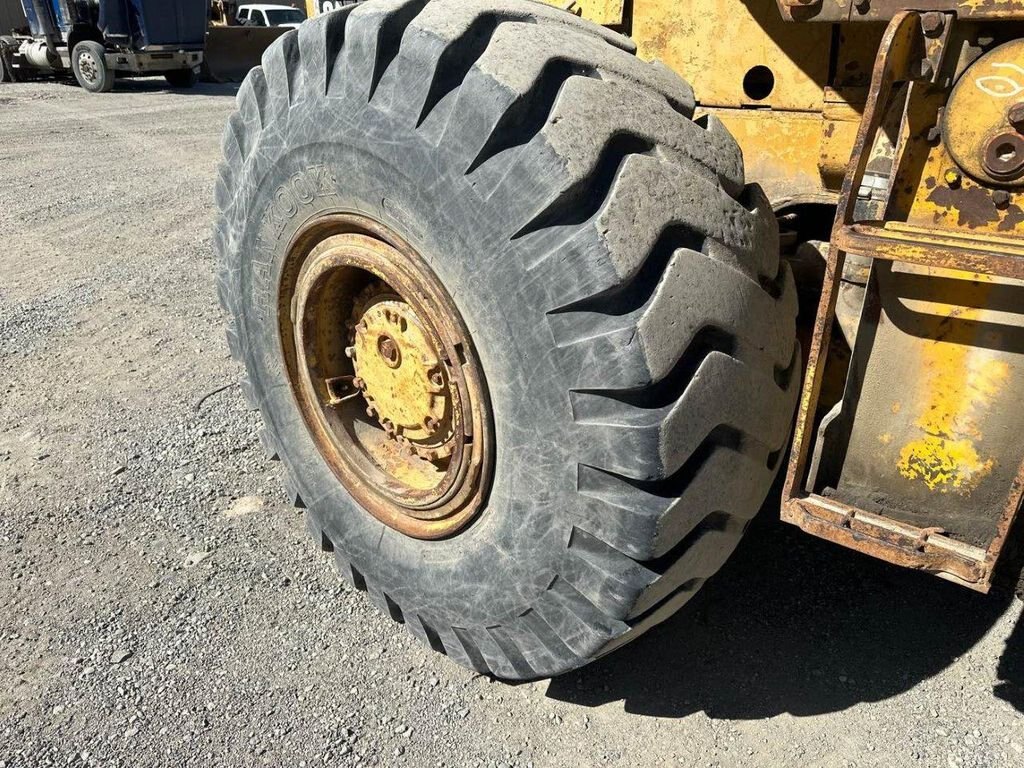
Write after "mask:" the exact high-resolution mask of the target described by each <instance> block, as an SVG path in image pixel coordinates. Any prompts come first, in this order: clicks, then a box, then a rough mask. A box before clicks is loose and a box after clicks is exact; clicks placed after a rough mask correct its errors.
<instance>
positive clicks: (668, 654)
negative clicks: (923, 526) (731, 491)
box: [547, 501, 1024, 720]
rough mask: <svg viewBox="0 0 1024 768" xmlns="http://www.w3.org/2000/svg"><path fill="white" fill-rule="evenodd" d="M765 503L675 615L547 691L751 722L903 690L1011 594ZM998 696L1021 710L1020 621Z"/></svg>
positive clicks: (945, 661)
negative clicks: (897, 560)
mask: <svg viewBox="0 0 1024 768" xmlns="http://www.w3.org/2000/svg"><path fill="white" fill-rule="evenodd" d="M774 509H777V501H776V502H775V506H774V507H773V502H772V501H769V503H768V504H767V505H766V507H765V510H764V511H763V512H762V514H761V515H759V517H758V519H757V520H756V521H755V522H754V524H753V525H752V526H751V529H750V531H749V532H748V534H747V536H746V537H745V539H744V541H743V542H742V544H741V545H740V547H739V549H738V550H737V552H736V554H735V555H734V556H733V558H732V559H731V560H730V562H729V563H728V564H727V565H726V567H725V568H724V569H723V570H722V571H721V572H720V573H719V574H718V575H717V576H716V577H715V578H714V579H712V580H711V581H710V582H709V583H708V584H707V586H705V588H704V589H703V590H701V592H699V593H698V594H697V596H696V597H695V598H694V599H693V600H692V601H691V602H690V604H689V605H688V606H687V607H686V608H685V609H684V610H683V611H682V612H681V613H680V614H677V615H676V616H675V617H673V618H672V619H670V620H669V621H667V622H666V623H664V624H662V625H661V626H660V627H657V628H655V629H654V630H652V631H651V632H649V633H648V634H647V635H646V636H644V637H642V638H640V639H639V640H637V641H636V642H635V643H632V644H631V645H629V646H627V647H626V648H625V649H623V650H621V651H619V652H617V653H613V654H611V655H610V656H608V657H606V658H604V659H602V660H600V661H598V662H596V663H594V664H591V665H590V666H588V667H585V668H584V669H582V670H580V671H578V672H575V673H573V674H569V675H565V676H563V677H561V678H558V679H556V680H553V681H552V682H551V684H550V685H549V687H548V691H547V694H548V696H550V697H552V698H555V699H559V700H563V701H570V702H573V703H576V704H582V705H584V706H598V705H600V704H604V703H606V702H609V701H618V700H623V701H624V702H625V708H626V711H627V712H631V713H637V714H644V715H655V716H659V717H682V716H685V715H688V714H690V713H693V712H696V711H700V710H704V711H706V712H707V714H708V715H709V716H711V717H715V718H728V719H740V720H743V719H756V718H763V717H767V716H771V715H775V714H779V713H782V712H788V713H791V714H794V715H798V716H806V715H816V714H822V713H826V712H835V711H840V710H843V709H846V708H848V707H850V706H853V705H854V704H858V703H860V702H872V701H879V700H882V699H886V698H889V697H891V696H894V695H896V694H899V693H901V692H904V691H906V690H908V689H910V688H912V687H913V686H914V685H916V684H917V683H919V682H920V681H922V680H924V679H927V678H928V677H931V676H933V675H935V674H936V673H938V672H940V671H941V670H942V669H944V668H945V667H946V666H948V665H949V664H951V663H952V662H953V661H954V660H955V659H956V658H957V657H958V656H960V655H962V654H963V653H964V652H966V651H967V650H968V649H970V648H971V647H972V646H973V645H974V644H975V643H976V642H977V641H978V640H979V639H980V638H981V637H982V635H984V634H985V633H986V632H987V631H988V630H989V629H990V628H991V627H992V625H993V623H994V622H995V621H996V620H997V619H998V618H999V617H1000V616H1001V615H1002V614H1003V612H1004V611H1006V610H1007V608H1008V607H1009V605H1010V602H1011V600H1012V599H1013V598H1012V596H1010V595H1009V594H1001V595H995V594H994V595H988V596H985V595H980V594H977V593H975V592H971V591H969V590H967V589H964V588H963V587H958V586H955V585H953V584H950V583H947V582H944V581H941V580H939V579H937V578H935V577H933V576H927V575H924V574H920V573H912V572H909V571H904V570H901V569H899V568H896V567H895V566H891V565H887V564H885V563H882V562H879V561H876V560H874V559H872V558H869V557H867V556H864V555H859V554H857V553H855V552H851V551H848V550H845V549H842V548H841V547H838V546H835V545H833V544H829V543H827V542H824V541H820V540H818V539H814V538H812V537H810V536H808V535H806V534H804V533H802V532H800V531H799V530H798V529H796V528H795V527H792V526H789V525H785V524H783V523H781V522H779V520H778V518H777V513H775V514H773V512H774ZM999 677H1000V680H1001V681H1002V682H1001V683H1000V684H999V687H998V688H997V691H996V693H997V695H999V696H1000V697H1001V698H1003V699H1005V700H1006V701H1008V702H1010V703H1011V704H1013V706H1015V707H1016V708H1017V709H1018V710H1021V711H1024V701H1022V698H1024V696H1022V686H1024V620H1022V621H1021V622H1019V623H1018V625H1017V627H1016V629H1015V630H1014V632H1013V636H1012V637H1011V639H1010V642H1009V644H1008V646H1007V648H1006V650H1005V652H1004V655H1003V658H1002V661H1001V663H1000V667H999Z"/></svg>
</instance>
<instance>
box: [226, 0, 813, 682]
mask: <svg viewBox="0 0 1024 768" xmlns="http://www.w3.org/2000/svg"><path fill="white" fill-rule="evenodd" d="M633 50H634V49H633V46H632V44H631V43H630V42H629V41H628V40H626V39H625V38H622V37H620V36H618V35H615V34H613V33H610V32H608V31H606V30H603V29H601V28H600V27H597V26H594V25H591V24H589V23H585V22H583V21H581V20H579V19H577V18H576V17H575V16H573V15H571V14H568V13H565V12H562V11H559V10H557V9H554V8H549V7H547V6H544V5H541V4H537V3H532V2H525V1H524V2H517V1H516V0H508V1H507V2H484V1H482V0H481V1H475V0H434V1H433V2H425V1H424V0H373V1H371V2H367V3H364V4H361V5H358V6H355V7H354V8H343V9H342V10H340V11H338V12H334V13H329V14H325V15H323V16H321V17H318V18H316V19H314V20H311V21H308V22H306V23H304V24H303V25H302V26H301V27H300V28H299V29H298V30H297V31H296V32H290V33H288V34H286V35H285V36H284V37H282V38H281V39H280V40H278V41H277V42H276V43H275V44H274V45H273V46H271V47H270V48H269V49H268V50H267V51H266V53H265V54H264V56H263V65H262V67H260V68H256V69H254V70H253V71H252V72H251V73H250V74H249V76H248V77H247V78H246V80H245V82H244V83H243V85H242V87H241V89H240V91H239V95H238V111H237V112H236V113H235V114H234V115H232V116H231V118H230V120H229V122H228V125H227V127H226V129H225V132H224V137H223V151H224V162H223V163H222V164H221V167H220V172H219V180H218V183H217V190H216V198H217V203H218V206H219V210H220V213H219V218H218V221H217V224H216V227H215V237H214V239H215V244H216V249H217V252H218V259H219V262H218V264H219V266H218V278H217V281H218V291H219V294H220V299H221V303H222V305H223V306H224V308H225V310H226V312H227V314H228V329H227V336H228V344H229V347H230V349H231V352H232V354H233V355H234V357H235V358H236V359H237V360H239V361H241V362H243V363H244V364H245V368H246V371H247V374H248V378H247V379H246V381H245V382H244V385H243V390H244V392H245V393H246V395H247V397H248V398H249V400H250V402H251V404H252V406H253V407H254V408H259V409H260V410H261V411H262V415H263V420H264V429H263V432H262V435H261V442H262V444H263V446H264V447H265V449H266V450H267V452H268V454H269V455H270V456H271V457H277V458H280V459H281V460H282V462H283V464H284V468H285V470H286V472H287V477H286V481H285V483H286V486H287V488H288V492H289V496H290V498H291V500H292V501H293V502H294V504H295V505H296V506H298V507H306V509H307V512H306V521H307V527H308V528H309V530H310V532H311V533H312V535H313V537H314V539H315V541H316V542H317V543H318V544H320V545H321V547H322V548H323V549H324V550H325V551H327V552H332V553H333V557H334V559H335V561H336V563H337V565H338V567H339V569H340V570H341V572H342V573H343V574H344V575H345V576H346V577H347V578H348V579H349V580H350V581H351V583H352V584H354V585H355V586H356V587H357V588H358V589H361V590H365V591H367V592H368V594H369V596H370V598H371V599H372V600H373V601H374V602H375V603H376V604H377V605H378V606H379V607H380V608H381V610H383V611H384V612H385V613H387V614H388V615H390V616H391V617H392V618H394V619H395V620H397V621H399V622H404V623H405V624H406V626H407V627H408V629H409V630H410V631H411V632H412V633H413V634H414V635H416V636H417V637H418V638H419V639H420V640H422V641H423V642H424V643H426V644H428V645H429V646H430V647H432V648H433V649H434V650H437V651H440V652H442V653H446V654H448V655H450V656H451V657H452V658H453V659H455V660H456V661H458V662H459V663H461V664H463V665H465V666H467V667H471V668H473V669H476V670H478V671H480V672H483V673H491V674H493V675H495V676H498V677H502V678H508V679H529V678H537V677H543V676H550V675H557V674H559V673H562V672H566V671H567V670H570V669H573V668H575V667H579V666H581V665H583V664H585V663H587V662H588V661H590V660H592V659H594V658H596V657H598V656H600V655H602V654H604V653H607V652H608V651H610V650H611V649H613V648H615V647H617V646H618V645H620V644H622V643H624V642H626V641H628V640H630V639H632V638H634V637H636V636H637V635H638V634H640V633H641V632H643V631H644V630H645V629H647V628H649V627H650V626H652V625H654V624H656V623H658V622H660V621H662V620H663V619H665V618H667V617H668V616H669V615H671V614H672V613H673V612H674V611H676V610H677V609H678V608H679V607H680V606H682V605H683V604H684V603H685V602H686V601H687V600H688V599H689V598H690V597H692V596H693V594H694V593H695V592H696V590H697V589H698V588H699V587H700V585H701V584H702V583H703V582H704V581H705V579H707V578H708V577H709V576H711V575H712V574H713V573H714V572H715V571H716V570H717V569H718V568H719V567H720V566H721V565H722V563H723V562H724V561H725V559H726V557H727V556H728V555H729V554H730V553H731V552H732V550H733V549H734V547H735V545H736V543H737V541H738V539H739V537H740V535H741V534H742V532H743V530H744V528H745V527H746V525H747V522H748V521H749V520H750V519H751V517H752V516H753V515H754V514H755V513H756V512H757V510H758V508H759V506H760V504H761V503H762V501H763V499H764V497H765V495H766V493H767V491H768V489H769V486H770V485H771V483H772V480H773V477H774V476H775V474H776V470H777V468H778V465H779V463H780V457H781V456H782V454H783V451H784V447H785V446H786V442H787V438H788V434H789V431H790V424H791V418H792V415H793V410H794V407H795V402H796V398H797V392H798V388H799V383H800V382H799V378H800V376H799V368H798V365H799V362H798V361H799V354H798V350H797V346H796V342H795V315H796V293H795V289H794V285H793V281H792V278H791V276H790V274H789V271H788V269H787V268H786V266H785V265H784V264H780V261H779V257H778V242H777V240H778V230H777V225H776V223H775V219H774V217H773V215H772V211H771V209H770V207H769V205H768V203H767V201H766V199H765V198H764V196H763V194H762V193H761V191H760V189H759V188H758V187H756V186H747V185H745V183H744V179H743V167H742V159H741V155H740V151H739V149H738V147H737V145H736V143H735V142H734V141H733V139H732V138H731V137H730V136H729V135H728V134H727V133H726V131H725V130H724V129H723V127H722V125H721V124H720V123H719V122H718V121H717V120H716V119H714V118H713V117H704V118H700V119H698V120H694V119H693V111H694V101H693V96H692V92H691V90H690V88H689V87H688V86H687V85H686V84H685V83H683V82H682V81H681V80H679V79H678V78H677V77H676V76H675V75H674V74H673V73H672V72H670V71H669V70H667V69H666V68H664V67H662V66H661V65H658V64H646V63H644V62H642V61H640V60H639V59H637V58H636V57H635V56H634V55H633Z"/></svg>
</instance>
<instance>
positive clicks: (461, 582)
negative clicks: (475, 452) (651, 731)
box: [229, 103, 582, 626]
mask: <svg viewBox="0 0 1024 768" xmlns="http://www.w3.org/2000/svg"><path fill="white" fill-rule="evenodd" d="M276 125H277V130H276V131H274V130H273V129H270V130H269V131H268V130H265V131H264V133H263V135H262V136H261V144H260V149H259V151H258V152H253V154H252V159H251V160H250V164H249V165H248V166H247V168H246V171H245V173H244V175H243V183H242V188H241V190H240V194H239V195H238V196H237V197H236V203H235V205H234V208H233V209H232V214H231V215H229V219H230V220H231V221H233V222H234V227H235V231H236V232H238V233H239V235H238V243H239V245H238V247H237V249H235V252H236V253H240V254H243V255H244V256H243V257H242V258H238V259H237V262H236V263H237V264H238V268H237V270H235V271H233V277H234V278H235V280H236V283H235V291H236V292H237V296H236V301H237V304H236V314H237V316H238V317H239V318H240V328H239V330H240V332H241V335H242V338H243V340H244V343H243V345H244V348H245V354H246V355H247V358H248V367H249V370H250V372H251V374H252V377H253V378H254V381H253V384H254V386H255V388H256V390H257V392H258V394H259V397H260V399H261V402H262V403H263V406H264V408H263V410H264V416H265V418H267V419H268V420H269V421H270V423H271V425H272V429H273V431H274V433H275V434H276V436H277V444H278V449H279V452H280V454H281V457H282V459H283V460H284V461H285V463H286V464H287V465H288V467H289V469H290V470H291V472H292V476H293V477H294V478H296V480H297V483H298V486H299V492H300V494H301V496H302V498H303V500H304V501H305V503H306V504H307V505H308V506H309V507H310V513H311V514H313V515H314V516H315V518H316V519H317V522H318V524H319V525H320V526H321V527H322V529H323V530H324V532H325V533H326V534H327V535H328V536H329V537H330V538H331V540H332V542H333V544H334V546H335V548H336V549H337V550H340V551H341V552H343V553H344V555H345V556H346V557H348V558H349V559H351V562H352V565H354V566H355V567H356V568H357V569H358V570H359V571H360V572H361V573H362V574H364V575H365V577H366V578H367V580H368V581H370V582H373V583H375V584H376V585H378V586H379V587H380V588H381V589H382V590H383V591H384V592H385V593H387V594H388V595H389V596H391V597H392V598H393V599H394V600H395V601H396V602H397V603H398V604H399V605H402V606H403V607H409V608H413V609H416V610H417V611H419V612H420V613H421V615H427V616H431V617H437V618H439V619H441V620H442V621H445V622H447V623H448V624H450V625H451V624H456V625H460V624H461V625H464V626H465V625H472V624H479V625H489V624H490V623H498V622H500V621H502V620H503V619H505V618H508V617H510V616H517V615H520V614H521V613H522V612H523V611H524V610H525V609H526V608H527V607H528V606H529V604H530V603H531V601H533V600H534V599H535V597H536V596H537V595H538V594H539V593H541V592H543V591H544V590H545V589H546V588H547V587H548V586H549V585H550V583H551V581H552V579H553V578H554V576H555V575H556V574H557V573H558V572H559V571H560V570H562V567H563V560H564V558H565V556H566V546H567V543H568V541H569V537H570V536H571V533H572V524H573V520H574V517H575V516H574V511H575V510H576V508H577V505H579V504H580V503H581V502H582V497H580V496H579V494H578V493H577V492H576V487H575V486H576V482H575V481H576V464H575V462H574V461H573V450H572V444H573V441H574V439H576V438H575V435H574V430H573V423H572V413H571V407H570V401H569V392H568V390H569V389H570V388H571V385H572V381H570V380H567V375H566V373H565V372H564V370H562V369H563V368H564V366H562V365H560V363H561V362H562V360H561V359H560V357H561V355H560V353H559V350H558V349H557V348H556V347H555V345H554V342H553V338H552V335H551V332H550V330H549V327H548V325H547V322H546V320H545V310H546V307H544V305H543V295H542V294H543V291H542V290H538V289H537V287H538V282H537V281H536V280H530V279H526V278H527V277H528V275H527V274H526V269H525V267H524V261H525V258H524V257H525V254H523V253H519V252H518V248H517V246H516V245H515V244H514V243H513V242H512V241H511V240H510V237H509V234H510V232H514V231H516V229H517V228H518V226H519V225H521V224H522V223H523V222H518V223H516V222H511V221H509V220H508V217H507V216H506V215H505V211H504V210H502V209H500V208H498V207H496V206H495V204H494V203H493V201H492V202H490V203H489V202H487V201H485V200H482V199H481V197H480V196H479V194H478V193H477V192H476V191H475V189H474V186H473V184H472V181H471V179H470V178H469V177H467V176H466V175H465V174H464V173H463V169H464V168H465V167H466V165H465V160H464V158H463V157H461V155H460V153H459V152H458V151H454V152H453V151H452V150H451V149H450V148H449V149H444V148H441V149H439V148H438V147H436V146H434V145H432V144H431V143H430V142H428V141H426V140H425V139H424V138H423V137H422V136H421V135H420V134H418V133H417V132H416V131H415V130H412V129H410V128H408V127H405V126H404V125H403V123H402V122H401V121H397V120H395V119H394V118H393V117H392V116H390V115H389V114H388V113H387V112H385V111H380V110H378V109H377V108H375V107H373V106H364V107H362V108H358V107H352V105H350V104H348V103H345V104H334V105H331V108H330V109H322V108H319V107H318V105H316V104H312V105H298V106H295V107H293V108H292V109H291V110H290V112H289V113H288V116H287V119H286V120H285V121H282V122H280V123H278V124H276ZM310 125H315V126H316V131H315V132H314V131H310V130H305V128H306V126H310ZM312 134H315V135H318V136H330V137H331V141H330V142H329V143H327V142H316V143H304V142H303V140H298V141H296V140H294V139H293V138H292V137H304V136H309V135H312ZM381 135H387V136H388V141H387V142H382V141H379V140H377V139H376V137H377V136H381ZM310 190H315V193H313V194H311V193H310ZM540 202H541V201H538V203H540ZM337 212H350V213H357V214H362V215H365V216H368V217H370V218H372V219H375V220H377V221H380V222H381V223H383V224H385V225H386V226H388V227H390V228H392V229H393V230H394V231H396V232H398V233H399V234H400V235H401V236H403V237H404V238H405V239H406V240H407V241H408V242H410V243H411V244H412V245H413V246H414V247H415V248H416V249H417V251H418V252H419V253H420V255H421V256H422V257H423V258H424V259H425V260H426V261H427V262H428V264H429V265H430V266H431V268H432V269H433V270H434V272H435V274H436V275H437V276H438V278H439V279H440V280H441V282H442V284H443V285H445V287H446V288H447V289H448V292H449V294H450V295H451V297H452V298H453V300H454V302H455V304H456V306H457V307H458V308H459V311H460V313H461V315H462V319H463V321H464V322H465V324H466V327H467V328H468V330H469V332H470V335H471V337H472V339H473V341H474V344H475V347H476V351H477V354H478V356H479V359H480V361H481V365H482V368H483V371H484V375H485V378H486V381H487V385H488V389H489V394H490V402H491V408H492V414H493V424H494V433H495V457H496V458H495V471H494V479H493V483H492V485H491V490H490V495H489V498H488V501H487V504H486V506H485V508H484V510H483V511H482V513H481V514H480V515H479V516H478V518H477V519H476V520H475V521H474V522H473V523H472V524H471V525H470V526H469V528H467V529H466V530H464V531H463V532H461V533H460V534H458V535H456V536H455V537H453V538H451V539H448V540H443V541H433V542H430V541H420V540H416V539H412V538H409V537H406V536H404V535H402V534H399V533H398V532H396V531H394V530H392V529H390V528H387V527H386V526H384V525H383V524H382V523H380V522H378V521H377V520H376V519H374V518H373V517H372V516H371V515H370V514H369V513H368V512H366V511H364V510H363V509H361V508H360V507H359V506H358V505H357V504H356V503H355V502H354V501H353V500H352V499H351V497H350V496H349V495H348V493H347V492H346V491H345V490H344V488H343V486H342V485H341V484H340V482H339V481H338V480H337V479H336V478H335V476H334V475H333V473H332V472H331V470H330V468H329V467H328V466H327V464H326V463H325V462H324V461H323V459H322V458H321V457H320V454H319V453H318V451H317V449H316V448H315V446H314V444H313V442H312V440H311V438H310V436H309V434H308V432H307V429H306V426H305V424H304V423H303V420H302V417H301V415H300V413H299V411H298V408H297V405H296V403H295V400H294V397H293V396H292V393H291V389H290V385H289V382H288V377H287V373H286V371H285V368H284V357H283V354H284V353H283V350H282V346H281V342H280V338H279V334H278V319H277V315H276V307H277V306H278V298H279V297H278V285H279V284H280V280H281V275H282V268H283V266H284V261H285V258H284V257H285V254H286V253H287V251H288V248H289V243H290V242H291V241H292V238H294V237H295V235H296V233H297V232H298V231H299V230H300V229H301V228H302V227H303V226H304V225H305V224H306V223H308V222H310V221H312V220H314V219H316V218H318V217H321V216H324V215H326V214H329V213H337Z"/></svg>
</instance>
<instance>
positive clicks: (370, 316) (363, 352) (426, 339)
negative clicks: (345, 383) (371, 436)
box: [346, 286, 455, 460]
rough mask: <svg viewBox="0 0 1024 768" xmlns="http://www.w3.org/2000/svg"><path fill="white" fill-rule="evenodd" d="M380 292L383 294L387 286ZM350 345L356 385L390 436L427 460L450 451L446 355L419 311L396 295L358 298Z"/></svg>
mask: <svg viewBox="0 0 1024 768" xmlns="http://www.w3.org/2000/svg"><path fill="white" fill-rule="evenodd" d="M374 288H375V291H374V292H377V293H380V292H382V291H383V290H384V288H383V286H380V287H379V288H377V287H376V286H374ZM356 312H357V313H359V314H358V316H357V317H354V318H353V324H352V330H353V332H354V336H355V340H354V344H353V345H352V346H351V347H349V348H348V349H347V350H346V354H350V356H351V358H352V362H353V366H354V368H355V379H354V383H355V386H356V387H357V388H358V389H360V390H361V391H362V393H363V398H364V399H365V400H366V402H367V414H368V415H370V416H372V417H374V418H376V419H377V420H378V422H379V423H380V425H381V427H382V428H383V429H384V432H385V433H386V434H387V436H388V437H389V438H392V439H394V440H396V441H398V442H399V443H400V444H402V445H403V446H405V447H407V448H409V449H411V450H412V451H413V452H414V453H416V454H417V455H419V456H422V457H424V458H426V459H430V460H437V459H440V458H443V457H447V456H451V454H452V445H451V443H452V440H453V439H454V437H455V432H454V430H453V428H452V427H453V425H452V419H451V407H452V398H451V394H450V392H449V389H448V386H447V383H446V381H445V376H444V366H443V365H442V363H441V356H440V354H439V353H438V351H437V347H436V345H435V343H434V341H433V339H432V338H431V334H430V332H429V331H428V330H427V328H426V326H425V325H424V324H423V323H422V321H421V320H420V318H419V316H418V315H417V314H416V311H415V310H414V309H413V308H412V307H411V306H410V305H409V304H407V303H406V302H405V301H402V300H401V299H400V298H399V297H398V296H396V295H394V294H387V293H383V294H382V295H378V296H377V297H376V298H374V299H372V300H370V301H369V302H368V303H366V304H364V303H363V302H357V304H356Z"/></svg>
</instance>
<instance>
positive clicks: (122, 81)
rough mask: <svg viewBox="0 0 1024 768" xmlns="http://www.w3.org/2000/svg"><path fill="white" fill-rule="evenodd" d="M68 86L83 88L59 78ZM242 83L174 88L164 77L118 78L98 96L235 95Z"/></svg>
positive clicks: (199, 84) (198, 84)
mask: <svg viewBox="0 0 1024 768" xmlns="http://www.w3.org/2000/svg"><path fill="white" fill-rule="evenodd" d="M57 82H58V83H61V84H63V85H66V86H67V87H68V88H75V89H78V90H81V87H80V86H79V85H78V83H76V82H75V81H74V80H72V79H64V80H58V81H57ZM241 85H242V84H241V83H196V84H195V85H193V86H192V87H191V88H172V87H171V86H170V85H168V83H167V81H166V80H164V78H163V77H143V78H118V80H117V82H115V83H114V90H113V91H111V92H110V93H109V94H102V95H99V96H96V98H116V97H117V94H118V93H175V94H179V95H181V96H234V95H235V94H237V93H238V89H239V88H240V87H241Z"/></svg>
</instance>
